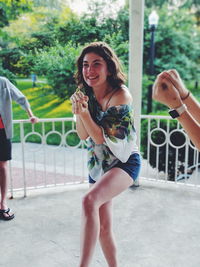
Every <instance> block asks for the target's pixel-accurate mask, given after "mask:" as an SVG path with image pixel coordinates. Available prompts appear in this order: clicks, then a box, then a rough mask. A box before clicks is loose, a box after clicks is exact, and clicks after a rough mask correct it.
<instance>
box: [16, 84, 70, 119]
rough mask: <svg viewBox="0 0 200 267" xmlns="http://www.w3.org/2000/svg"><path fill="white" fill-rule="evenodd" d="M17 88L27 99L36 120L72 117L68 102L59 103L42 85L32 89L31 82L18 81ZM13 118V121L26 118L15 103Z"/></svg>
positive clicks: (24, 113) (45, 86)
mask: <svg viewBox="0 0 200 267" xmlns="http://www.w3.org/2000/svg"><path fill="white" fill-rule="evenodd" d="M17 87H18V88H19V89H20V91H21V92H22V93H23V94H24V95H25V96H26V97H27V99H28V101H29V103H30V105H31V109H32V111H33V113H34V115H35V116H37V117H38V118H62V117H72V112H71V103H70V100H65V101H61V100H60V99H58V97H57V96H56V95H54V94H52V93H49V92H48V87H47V85H45V84H44V83H38V87H32V82H31V80H23V79H19V80H18V81H17ZM13 118H14V119H15V120H17V119H26V118H27V114H26V112H24V110H23V109H22V108H21V107H20V106H19V105H18V104H16V103H15V102H14V103H13Z"/></svg>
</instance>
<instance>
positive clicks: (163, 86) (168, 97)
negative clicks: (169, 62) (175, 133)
mask: <svg viewBox="0 0 200 267" xmlns="http://www.w3.org/2000/svg"><path fill="white" fill-rule="evenodd" d="M152 97H153V99H155V100H157V101H159V102H161V103H163V104H165V105H166V106H168V107H169V108H170V110H169V114H170V116H171V117H172V118H173V119H175V118H177V119H178V121H179V122H180V124H181V125H182V127H183V128H184V129H185V131H186V133H187V134H188V136H189V138H190V139H191V141H192V142H193V143H194V145H195V146H196V148H197V149H198V150H200V104H199V103H198V102H197V100H196V99H195V98H194V97H193V96H192V94H191V92H189V91H188V90H187V89H186V88H185V86H184V84H183V82H182V80H181V78H180V76H179V74H178V72H177V71H176V70H169V71H164V72H162V73H161V74H159V75H158V77H157V79H156V81H155V83H154V86H153V96H152Z"/></svg>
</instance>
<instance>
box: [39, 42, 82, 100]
mask: <svg viewBox="0 0 200 267" xmlns="http://www.w3.org/2000/svg"><path fill="white" fill-rule="evenodd" d="M79 53H80V49H79V48H75V47H73V45H72V44H71V43H69V44H67V45H66V46H61V45H59V44H57V45H56V46H55V47H51V48H50V49H49V50H48V51H39V52H38V53H37V54H36V61H35V67H34V71H35V72H36V73H37V74H39V75H44V76H45V77H46V78H47V81H48V84H49V85H50V86H51V90H52V91H53V92H54V93H55V94H56V95H57V96H58V97H59V98H60V99H62V100H65V99H68V98H69V97H70V96H71V95H72V93H73V92H74V91H75V89H76V84H75V80H74V73H75V62H76V58H77V57H78V55H79Z"/></svg>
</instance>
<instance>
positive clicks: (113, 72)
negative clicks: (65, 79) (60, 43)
mask: <svg viewBox="0 0 200 267" xmlns="http://www.w3.org/2000/svg"><path fill="white" fill-rule="evenodd" d="M88 53H95V54H97V55H99V56H100V57H102V58H103V59H104V60H105V61H106V64H107V68H108V71H109V73H110V75H109V76H108V77H107V81H108V83H109V85H110V86H111V87H112V88H113V89H119V88H120V87H121V85H122V84H124V83H125V81H126V76H125V74H124V73H123V71H122V67H121V64H120V61H119V59H118V57H117V56H116V54H115V52H114V51H113V50H112V49H111V48H110V47H109V46H108V45H107V44H106V43H104V42H94V43H90V44H89V45H87V46H86V47H85V48H83V50H82V52H81V55H80V56H79V58H78V59H77V62H76V64H77V72H76V74H75V79H76V83H77V86H78V88H80V89H82V88H84V89H86V90H87V89H89V88H90V87H89V86H88V85H87V83H86V82H85V81H84V78H83V74H82V68H83V58H84V57H85V55H86V54H88Z"/></svg>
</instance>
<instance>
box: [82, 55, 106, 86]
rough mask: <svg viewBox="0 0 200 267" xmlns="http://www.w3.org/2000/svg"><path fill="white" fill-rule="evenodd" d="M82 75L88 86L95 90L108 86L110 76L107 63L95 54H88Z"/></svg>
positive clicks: (85, 57) (84, 60) (84, 59)
mask: <svg viewBox="0 0 200 267" xmlns="http://www.w3.org/2000/svg"><path fill="white" fill-rule="evenodd" d="M82 74H83V78H84V80H85V82H86V83H87V84H88V86H90V87H92V88H95V87H100V86H107V84H108V82H107V77H108V75H109V72H108V68H107V64H106V61H105V60H104V59H103V58H102V57H100V56H99V55H97V54H95V53H92V52H91V53H88V54H86V55H85V56H84V58H83V67H82Z"/></svg>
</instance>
